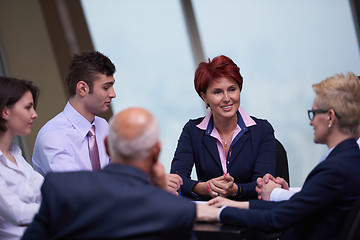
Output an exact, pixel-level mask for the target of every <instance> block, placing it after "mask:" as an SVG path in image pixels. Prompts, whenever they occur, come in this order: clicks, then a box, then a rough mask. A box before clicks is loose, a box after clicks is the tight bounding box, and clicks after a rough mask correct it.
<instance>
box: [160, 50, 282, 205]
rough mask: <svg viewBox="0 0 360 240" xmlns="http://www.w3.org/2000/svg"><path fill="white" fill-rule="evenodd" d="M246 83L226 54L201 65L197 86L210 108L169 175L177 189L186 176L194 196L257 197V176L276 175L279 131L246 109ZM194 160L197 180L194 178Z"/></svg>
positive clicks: (183, 140)
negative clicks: (242, 101) (243, 93)
mask: <svg viewBox="0 0 360 240" xmlns="http://www.w3.org/2000/svg"><path fill="white" fill-rule="evenodd" d="M242 83H243V78H242V76H241V74H240V68H239V67H238V66H237V65H236V64H235V63H234V62H233V61H232V60H231V59H230V58H228V57H226V56H218V57H215V58H214V59H213V60H212V61H210V60H209V62H202V63H200V64H199V66H198V68H197V69H196V72H195V78H194V84H195V89H196V91H197V93H198V94H199V96H200V97H201V99H202V100H203V101H204V103H205V104H206V108H208V109H209V110H210V111H209V112H208V113H207V115H206V116H205V117H202V118H198V119H195V120H190V121H189V122H188V123H186V125H185V126H184V128H183V132H182V134H181V136H180V138H179V141H178V146H177V149H176V151H175V155H174V158H173V161H172V164H171V173H172V174H169V175H168V176H167V178H168V180H167V181H168V185H169V188H172V190H173V191H175V190H177V188H178V187H179V185H180V181H179V180H178V179H180V178H179V176H180V177H181V179H182V182H181V184H182V186H181V189H180V191H181V194H182V195H185V196H188V197H198V199H207V198H213V197H216V196H223V197H229V198H233V199H238V200H243V199H255V198H256V197H257V193H256V191H255V187H256V185H257V184H256V179H257V178H258V177H262V176H263V175H264V174H265V173H272V174H274V172H275V164H276V163H275V161H276V160H275V157H276V152H275V137H274V130H273V128H272V126H271V125H270V123H269V122H268V121H266V120H261V119H257V118H255V117H251V116H249V115H248V114H247V113H246V112H245V111H244V109H242V108H241V107H240V92H241V89H242ZM194 164H195V168H196V173H197V177H198V180H197V181H195V180H192V179H191V178H190V174H191V171H192V167H193V165H194ZM203 197H204V198H203Z"/></svg>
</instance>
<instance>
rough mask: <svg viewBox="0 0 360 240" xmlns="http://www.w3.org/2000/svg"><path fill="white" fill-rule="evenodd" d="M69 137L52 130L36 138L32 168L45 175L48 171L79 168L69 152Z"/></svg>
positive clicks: (64, 170)
mask: <svg viewBox="0 0 360 240" xmlns="http://www.w3.org/2000/svg"><path fill="white" fill-rule="evenodd" d="M68 141H69V139H66V138H64V137H62V136H61V135H58V136H55V135H54V134H53V132H46V133H43V134H42V135H41V136H39V137H38V139H36V143H35V147H34V155H33V163H34V169H35V170H36V171H37V172H39V173H41V174H42V175H43V176H45V174H46V173H48V172H50V171H58V172H66V171H76V170H81V168H80V166H79V164H78V162H77V161H76V160H75V158H74V157H73V154H71V152H69V143H68Z"/></svg>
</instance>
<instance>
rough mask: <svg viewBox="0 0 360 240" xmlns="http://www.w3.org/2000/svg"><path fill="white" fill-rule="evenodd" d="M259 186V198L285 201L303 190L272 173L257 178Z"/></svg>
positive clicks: (359, 141) (359, 143) (359, 131)
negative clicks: (275, 176) (290, 185)
mask: <svg viewBox="0 0 360 240" xmlns="http://www.w3.org/2000/svg"><path fill="white" fill-rule="evenodd" d="M358 133H359V134H358V135H360V127H359V130H358ZM357 144H358V145H359V148H360V138H358V140H357ZM331 150H332V149H330V150H329V151H328V152H327V153H326V154H325V155H324V156H323V157H322V158H321V159H320V161H319V162H321V161H322V160H323V159H325V158H326V157H327V155H329V153H330V152H331ZM257 184H258V186H257V187H256V191H257V193H258V198H259V199H262V200H265V201H275V202H278V201H284V200H288V199H290V198H291V197H292V196H293V195H294V194H295V193H297V192H299V191H300V190H301V187H291V188H289V184H288V183H287V182H286V181H285V180H284V179H283V178H280V177H277V178H274V177H273V176H272V175H271V174H266V175H265V176H264V177H263V178H258V179H257Z"/></svg>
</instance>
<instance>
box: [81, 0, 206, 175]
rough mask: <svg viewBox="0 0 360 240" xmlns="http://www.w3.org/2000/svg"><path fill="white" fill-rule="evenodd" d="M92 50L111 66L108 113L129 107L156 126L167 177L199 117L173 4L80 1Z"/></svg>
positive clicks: (184, 40) (181, 22) (200, 106)
mask: <svg viewBox="0 0 360 240" xmlns="http://www.w3.org/2000/svg"><path fill="white" fill-rule="evenodd" d="M82 4H83V7H84V11H85V16H86V19H87V22H88V25H89V28H90V32H91V35H92V38H93V41H94V44H95V47H96V50H98V51H100V52H102V53H104V54H105V55H107V56H108V57H109V58H110V59H111V60H112V61H113V62H114V64H115V65H116V68H117V73H116V74H115V81H116V82H115V91H116V94H117V97H116V98H115V99H114V100H113V103H112V108H113V111H114V113H116V112H118V111H120V110H122V109H125V108H127V107H131V106H140V107H144V108H146V109H148V110H150V111H151V112H152V113H153V114H154V115H155V116H156V118H157V119H158V120H159V122H160V126H161V140H162V152H161V155H160V161H161V162H162V163H163V164H164V165H165V170H166V171H167V172H169V171H170V163H171V160H172V158H173V155H174V152H175V149H176V145H177V140H178V138H179V136H180V133H181V131H182V127H183V125H184V124H185V123H186V122H187V121H188V120H189V119H190V118H197V117H200V116H202V115H204V113H205V106H204V105H203V104H202V101H201V99H200V98H199V97H198V95H197V93H196V91H195V90H194V87H193V76H194V70H195V69H194V63H193V59H192V55H191V50H190V45H189V41H188V38H187V33H186V28H185V23H184V19H183V15H182V11H181V5H180V2H179V1H177V0H155V1H148V0H132V1H118V0H112V1H110V0H107V1H96V0H95V1H89V0H86V1H82Z"/></svg>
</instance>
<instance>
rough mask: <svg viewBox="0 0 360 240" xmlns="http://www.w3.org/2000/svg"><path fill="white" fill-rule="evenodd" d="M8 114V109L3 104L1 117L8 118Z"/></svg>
mask: <svg viewBox="0 0 360 240" xmlns="http://www.w3.org/2000/svg"><path fill="white" fill-rule="evenodd" d="M8 116H9V109H8V108H7V107H6V106H5V107H4V109H3V111H2V113H1V117H2V118H3V119H8Z"/></svg>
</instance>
